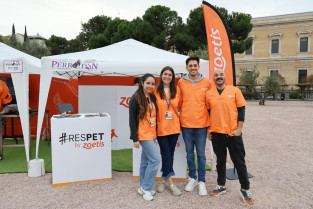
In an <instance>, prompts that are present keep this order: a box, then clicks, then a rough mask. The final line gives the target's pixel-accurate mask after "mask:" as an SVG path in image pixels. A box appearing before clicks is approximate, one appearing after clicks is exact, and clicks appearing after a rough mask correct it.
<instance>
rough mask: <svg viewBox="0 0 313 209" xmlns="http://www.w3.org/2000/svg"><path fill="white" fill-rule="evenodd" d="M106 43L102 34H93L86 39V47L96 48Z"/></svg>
mask: <svg viewBox="0 0 313 209" xmlns="http://www.w3.org/2000/svg"><path fill="white" fill-rule="evenodd" d="M105 44H106V39H105V37H104V34H103V33H101V34H97V35H93V36H91V37H90V38H89V41H88V48H89V49H96V48H99V47H102V46H105Z"/></svg>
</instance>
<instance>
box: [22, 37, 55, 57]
mask: <svg viewBox="0 0 313 209" xmlns="http://www.w3.org/2000/svg"><path fill="white" fill-rule="evenodd" d="M21 51H23V52H25V53H27V54H30V55H32V56H34V57H37V58H39V59H40V58H41V57H43V56H48V55H50V52H49V49H48V48H47V47H45V46H41V45H40V44H38V43H37V42H36V41H29V40H26V41H25V42H24V43H23V44H22V48H21Z"/></svg>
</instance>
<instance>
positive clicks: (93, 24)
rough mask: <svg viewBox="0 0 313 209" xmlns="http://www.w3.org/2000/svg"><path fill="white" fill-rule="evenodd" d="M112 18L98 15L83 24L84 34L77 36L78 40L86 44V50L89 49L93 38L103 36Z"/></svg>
mask: <svg viewBox="0 0 313 209" xmlns="http://www.w3.org/2000/svg"><path fill="white" fill-rule="evenodd" d="M110 20H111V17H107V16H104V15H97V16H95V17H93V18H91V19H89V20H88V22H87V23H82V32H80V33H79V35H78V36H77V38H78V39H80V40H81V41H82V43H83V44H84V48H86V49H87V47H88V41H89V39H90V38H91V36H94V35H98V34H102V33H103V32H104V30H105V29H106V28H107V26H108V23H109V21H110Z"/></svg>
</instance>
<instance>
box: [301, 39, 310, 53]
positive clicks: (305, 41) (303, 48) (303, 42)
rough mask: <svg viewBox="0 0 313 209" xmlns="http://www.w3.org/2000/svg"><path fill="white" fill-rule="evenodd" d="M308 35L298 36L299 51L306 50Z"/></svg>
mask: <svg viewBox="0 0 313 209" xmlns="http://www.w3.org/2000/svg"><path fill="white" fill-rule="evenodd" d="M308 39H309V38H308V37H303V38H300V52H308V43H309V42H308Z"/></svg>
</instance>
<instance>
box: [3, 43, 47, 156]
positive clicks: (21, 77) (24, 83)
mask: <svg viewBox="0 0 313 209" xmlns="http://www.w3.org/2000/svg"><path fill="white" fill-rule="evenodd" d="M12 61H18V62H19V64H21V65H22V67H21V70H22V72H16V73H11V77H12V81H13V85H14V89H15V95H16V101H17V106H18V110H19V115H20V120H21V124H22V131H23V135H24V144H25V153H26V159H27V162H29V147H28V146H26V145H27V144H28V143H29V141H30V139H29V134H30V133H29V131H30V130H29V109H28V105H29V96H28V92H29V85H28V83H29V80H28V77H29V73H37V74H38V73H39V72H40V70H41V63H40V59H38V58H35V57H33V56H30V55H28V54H25V53H23V52H21V51H18V50H16V49H14V48H12V47H9V46H7V45H5V44H3V43H0V73H7V71H6V66H5V65H6V64H7V63H9V64H10V62H11V63H12Z"/></svg>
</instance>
